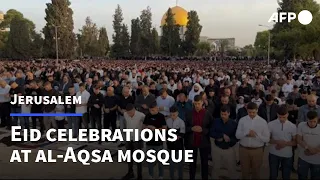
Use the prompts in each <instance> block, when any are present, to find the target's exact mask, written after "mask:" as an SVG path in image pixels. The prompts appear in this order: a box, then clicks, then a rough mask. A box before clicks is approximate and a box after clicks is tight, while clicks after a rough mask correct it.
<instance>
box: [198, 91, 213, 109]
mask: <svg viewBox="0 0 320 180" xmlns="http://www.w3.org/2000/svg"><path fill="white" fill-rule="evenodd" d="M200 96H201V97H202V101H203V106H204V108H205V109H206V110H208V111H210V112H211V114H212V115H213V113H214V108H215V105H214V103H213V102H212V101H211V100H210V99H208V97H207V94H206V93H205V92H204V91H202V92H201V93H200Z"/></svg>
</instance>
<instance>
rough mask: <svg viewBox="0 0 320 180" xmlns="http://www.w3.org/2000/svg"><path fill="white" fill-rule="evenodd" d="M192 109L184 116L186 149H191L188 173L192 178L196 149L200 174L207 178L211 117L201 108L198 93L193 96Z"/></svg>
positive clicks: (194, 172)
mask: <svg viewBox="0 0 320 180" xmlns="http://www.w3.org/2000/svg"><path fill="white" fill-rule="evenodd" d="M193 104H194V109H193V110H192V111H191V112H189V113H188V115H187V116H186V137H185V145H186V149H189V150H193V157H192V158H193V162H192V163H190V170H189V175H190V179H191V180H194V179H195V175H196V169H197V157H198V150H199V152H200V157H201V176H202V179H208V154H209V151H210V139H209V129H210V125H211V122H212V121H213V117H212V115H211V113H210V112H209V111H207V110H206V109H204V108H203V101H202V97H201V96H200V95H196V96H195V97H194V103H193Z"/></svg>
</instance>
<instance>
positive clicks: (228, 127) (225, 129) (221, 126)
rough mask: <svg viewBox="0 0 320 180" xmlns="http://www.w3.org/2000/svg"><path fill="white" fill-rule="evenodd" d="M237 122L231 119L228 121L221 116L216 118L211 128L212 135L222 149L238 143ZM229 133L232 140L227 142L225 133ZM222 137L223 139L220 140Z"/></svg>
mask: <svg viewBox="0 0 320 180" xmlns="http://www.w3.org/2000/svg"><path fill="white" fill-rule="evenodd" d="M237 126H238V125H237V123H236V121H234V120H231V119H229V120H228V121H227V122H226V123H225V122H223V120H222V119H221V118H218V119H215V120H214V121H213V123H212V126H211V128H210V137H212V138H214V139H215V144H216V146H218V147H219V148H221V149H229V148H231V147H233V146H234V145H235V144H236V143H237V141H238V140H237V138H236V131H237ZM224 134H225V135H227V136H229V138H230V142H226V141H225V140H224V138H223V135H224ZM218 139H222V141H218Z"/></svg>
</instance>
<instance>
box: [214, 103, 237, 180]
mask: <svg viewBox="0 0 320 180" xmlns="http://www.w3.org/2000/svg"><path fill="white" fill-rule="evenodd" d="M220 113H221V115H220V116H221V118H218V119H215V120H214V122H213V123H212V126H211V128H210V137H211V138H210V140H211V157H212V162H213V165H212V173H211V177H212V178H213V179H219V172H220V168H221V164H222V162H226V163H227V164H226V165H227V167H228V174H229V177H230V178H232V179H236V177H237V171H236V164H235V162H236V153H235V151H236V150H237V149H236V146H235V145H236V143H237V141H238V140H237V138H236V131H237V123H236V121H234V120H233V119H230V118H229V115H230V108H229V106H227V105H224V106H222V107H221V109H220Z"/></svg>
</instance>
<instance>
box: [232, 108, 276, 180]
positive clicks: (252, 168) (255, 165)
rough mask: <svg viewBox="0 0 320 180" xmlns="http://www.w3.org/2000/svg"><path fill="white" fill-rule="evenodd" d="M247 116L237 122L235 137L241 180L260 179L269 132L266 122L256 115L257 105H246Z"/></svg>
mask: <svg viewBox="0 0 320 180" xmlns="http://www.w3.org/2000/svg"><path fill="white" fill-rule="evenodd" d="M247 111H248V115H247V116H245V117H243V118H241V119H240V120H239V124H238V128H237V132H236V137H237V139H239V140H240V141H239V143H240V151H239V152H240V154H239V155H240V162H241V171H242V179H250V173H251V174H252V179H260V168H261V165H262V163H263V149H264V145H265V143H268V142H269V139H270V131H269V128H268V124H267V122H266V120H264V119H263V118H261V117H260V116H258V115H257V113H258V106H257V104H255V103H253V102H250V103H249V104H248V105H247Z"/></svg>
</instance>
